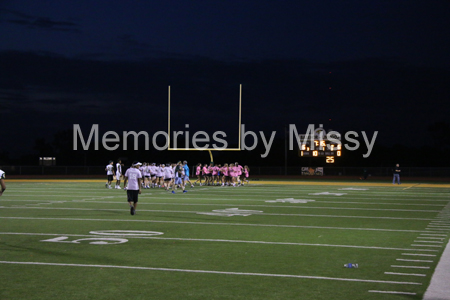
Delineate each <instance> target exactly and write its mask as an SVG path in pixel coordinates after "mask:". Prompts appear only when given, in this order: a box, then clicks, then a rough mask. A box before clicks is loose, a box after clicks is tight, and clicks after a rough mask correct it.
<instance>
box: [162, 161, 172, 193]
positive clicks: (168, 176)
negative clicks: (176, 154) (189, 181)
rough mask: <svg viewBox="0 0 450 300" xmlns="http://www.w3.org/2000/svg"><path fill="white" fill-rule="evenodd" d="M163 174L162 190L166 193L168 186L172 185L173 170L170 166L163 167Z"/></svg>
mask: <svg viewBox="0 0 450 300" xmlns="http://www.w3.org/2000/svg"><path fill="white" fill-rule="evenodd" d="M163 166H164V167H163V174H164V188H165V190H166V191H168V190H169V188H170V186H171V185H172V175H173V169H172V167H171V166H170V164H167V165H163Z"/></svg>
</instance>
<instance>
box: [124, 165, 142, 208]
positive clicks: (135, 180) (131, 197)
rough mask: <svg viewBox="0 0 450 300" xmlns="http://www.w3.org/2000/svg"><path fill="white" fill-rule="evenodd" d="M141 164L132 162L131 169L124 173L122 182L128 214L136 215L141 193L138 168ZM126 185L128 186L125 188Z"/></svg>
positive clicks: (140, 177)
mask: <svg viewBox="0 0 450 300" xmlns="http://www.w3.org/2000/svg"><path fill="white" fill-rule="evenodd" d="M141 165H142V164H141V163H140V162H137V161H135V162H133V165H132V166H131V168H129V169H128V170H127V171H126V172H125V177H124V180H123V188H124V189H126V191H127V201H128V204H129V205H130V214H131V215H135V214H136V208H137V202H138V196H139V194H140V193H141V181H142V174H141V172H140V171H139V167H140V166H141ZM127 183H128V186H127Z"/></svg>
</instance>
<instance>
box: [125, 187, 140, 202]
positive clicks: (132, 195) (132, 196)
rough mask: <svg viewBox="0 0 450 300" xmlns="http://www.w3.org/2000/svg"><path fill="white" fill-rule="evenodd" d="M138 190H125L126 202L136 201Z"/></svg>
mask: <svg viewBox="0 0 450 300" xmlns="http://www.w3.org/2000/svg"><path fill="white" fill-rule="evenodd" d="M138 196H139V190H127V198H128V199H127V201H128V202H134V203H136V202H138Z"/></svg>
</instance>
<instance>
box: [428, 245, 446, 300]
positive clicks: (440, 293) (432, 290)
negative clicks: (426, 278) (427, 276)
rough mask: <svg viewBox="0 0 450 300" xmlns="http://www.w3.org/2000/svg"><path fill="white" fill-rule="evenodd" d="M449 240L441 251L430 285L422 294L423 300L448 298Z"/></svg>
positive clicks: (443, 299) (444, 299)
mask: <svg viewBox="0 0 450 300" xmlns="http://www.w3.org/2000/svg"><path fill="white" fill-rule="evenodd" d="M449 282H450V241H449V242H448V244H447V247H445V250H444V253H442V256H441V259H440V260H439V263H438V265H437V266H436V270H435V271H434V274H433V277H431V282H430V285H429V286H428V289H427V291H426V292H425V294H424V296H423V300H449V299H450V285H449V284H448V283H449Z"/></svg>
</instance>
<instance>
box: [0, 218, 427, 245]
mask: <svg viewBox="0 0 450 300" xmlns="http://www.w3.org/2000/svg"><path fill="white" fill-rule="evenodd" d="M0 219H10V220H47V221H93V222H142V223H168V224H192V225H217V226H249V227H279V228H308V229H333V230H361V231H386V232H416V233H420V232H425V231H422V230H406V229H383V228H352V227H327V226H302V225H277V224H251V223H220V222H188V221H159V220H138V219H123V220H120V219H89V218H86V219H84V218H36V217H0ZM428 251H431V250H428Z"/></svg>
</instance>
